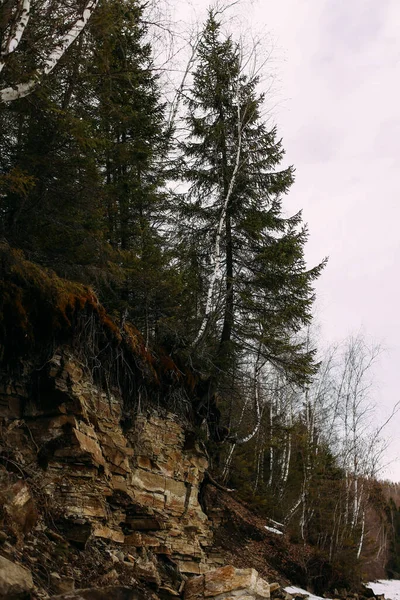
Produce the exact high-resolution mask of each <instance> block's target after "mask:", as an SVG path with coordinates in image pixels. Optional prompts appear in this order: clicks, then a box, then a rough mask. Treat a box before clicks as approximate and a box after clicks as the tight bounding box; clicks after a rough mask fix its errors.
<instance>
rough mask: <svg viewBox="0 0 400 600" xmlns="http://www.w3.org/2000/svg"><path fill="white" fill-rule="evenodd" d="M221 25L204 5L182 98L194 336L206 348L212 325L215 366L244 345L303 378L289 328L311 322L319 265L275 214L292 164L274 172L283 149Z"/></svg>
mask: <svg viewBox="0 0 400 600" xmlns="http://www.w3.org/2000/svg"><path fill="white" fill-rule="evenodd" d="M220 29H221V28H220V24H219V23H218V21H217V20H216V18H215V16H214V15H213V13H212V12H210V15H209V18H208V21H207V23H206V26H205V30H204V33H203V37H202V40H201V43H200V44H199V50H198V65H197V68H196V71H195V73H194V81H193V89H192V93H191V95H190V97H189V99H188V101H187V106H188V117H187V124H188V129H189V133H188V139H187V141H186V142H185V144H184V155H185V163H186V168H185V171H184V177H185V178H186V180H187V181H188V182H189V183H190V189H189V192H188V194H187V196H186V202H185V205H184V207H183V214H184V216H185V218H186V223H188V224H189V225H190V226H191V227H192V228H193V231H194V232H195V236H196V237H197V239H198V257H199V261H200V262H201V263H202V267H203V273H204V274H205V276H206V278H207V282H208V283H207V286H208V296H207V297H206V298H203V309H202V310H203V314H202V319H201V321H200V324H199V323H198V325H197V326H198V333H197V336H196V337H195V342H196V344H197V346H198V345H200V344H204V345H207V346H208V347H209V346H210V332H211V331H212V332H213V333H212V334H211V335H212V336H213V338H214V340H215V337H216V336H215V331H217V332H218V339H217V340H216V344H215V347H214V355H213V360H214V361H216V363H217V366H218V368H219V369H220V370H221V369H222V370H229V368H230V365H232V364H233V362H234V359H233V356H234V355H236V356H237V354H238V352H239V353H241V352H243V350H244V351H245V352H246V353H247V355H249V354H250V355H253V356H254V357H260V356H261V357H263V359H265V360H268V361H269V362H271V363H272V364H275V365H277V366H279V367H281V368H283V369H284V370H285V371H286V372H287V373H289V374H291V376H293V377H294V378H295V379H296V380H298V381H305V380H306V379H307V377H309V376H310V374H311V373H312V372H313V368H314V367H313V352H312V351H308V350H307V349H306V347H305V345H304V344H303V343H302V342H301V341H298V340H297V339H296V337H295V336H296V334H297V333H298V332H299V331H300V329H301V328H302V327H303V326H304V325H306V324H307V323H309V322H310V320H311V307H312V302H313V297H314V296H313V289H312V283H313V281H314V280H315V279H316V278H317V277H318V275H319V273H320V271H321V269H322V266H323V264H321V265H318V266H317V267H315V268H313V269H311V270H307V268H306V265H305V261H304V244H305V241H306V239H307V231H306V229H305V227H304V226H303V225H302V223H301V215H300V214H296V215H294V216H293V217H290V218H286V217H284V216H283V214H282V204H281V202H282V196H283V195H284V194H286V193H287V192H288V190H289V188H290V186H291V185H292V183H293V168H292V167H288V168H285V169H282V170H276V169H277V168H278V167H279V165H280V163H281V161H282V159H283V155H284V151H283V148H282V144H281V141H280V140H279V139H277V131H276V128H275V127H273V128H272V129H268V128H267V126H266V124H265V123H264V121H263V119H262V108H263V101H264V97H263V95H258V94H257V91H256V88H257V85H258V83H259V81H258V78H257V77H248V76H246V74H245V73H244V72H243V69H242V64H241V49H240V47H239V45H238V44H235V43H234V41H233V40H232V38H231V37H228V38H226V39H223V38H222V35H221V31H220Z"/></svg>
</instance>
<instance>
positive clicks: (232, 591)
mask: <svg viewBox="0 0 400 600" xmlns="http://www.w3.org/2000/svg"><path fill="white" fill-rule="evenodd" d="M206 598H218V600H234V599H236V598H241V599H242V600H266V599H267V600H269V598H270V587H269V584H268V582H267V581H265V579H262V578H261V577H260V576H259V575H258V573H257V571H256V570H255V569H235V567H232V566H230V565H229V566H226V567H221V568H220V569H215V570H213V571H209V572H208V573H205V574H204V575H201V576H200V577H194V578H192V579H191V580H189V581H188V582H187V583H186V586H185V600H204V599H206Z"/></svg>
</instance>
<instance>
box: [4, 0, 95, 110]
mask: <svg viewBox="0 0 400 600" xmlns="http://www.w3.org/2000/svg"><path fill="white" fill-rule="evenodd" d="M98 3H99V0H86V1H85V2H84V3H82V2H76V3H75V5H74V6H73V8H72V10H71V7H69V6H64V5H63V4H57V3H55V2H52V1H51V0H42V1H40V0H37V1H36V2H35V0H11V1H9V2H2V4H1V6H0V30H1V46H0V73H1V72H4V73H5V75H6V76H5V78H4V84H3V85H2V86H1V87H0V103H9V102H13V101H15V100H17V99H18V98H23V97H25V96H28V95H29V94H30V93H32V92H33V91H34V90H35V89H36V88H37V87H38V86H39V85H40V83H41V82H42V80H43V79H44V78H45V77H46V76H47V75H49V74H50V73H51V72H52V71H53V69H54V68H55V67H56V65H57V64H58V63H59V62H60V60H61V58H62V57H63V55H64V54H65V52H66V51H67V50H68V48H69V47H70V46H71V44H73V43H74V42H75V40H76V39H77V38H78V36H79V35H80V34H81V32H82V31H83V30H84V29H85V27H86V25H87V23H88V21H89V19H90V18H91V16H92V14H93V12H94V10H95V9H96V7H97V5H98ZM32 12H34V13H35V15H36V16H37V17H38V21H39V24H40V26H41V28H42V29H43V31H44V35H43V31H42V30H41V36H40V37H41V38H42V39H40V38H39V39H36V43H37V44H40V47H39V48H35V55H36V58H37V61H36V64H34V65H32V64H30V65H29V70H28V72H25V73H23V72H22V73H20V77H21V80H20V81H15V80H14V77H13V67H14V66H15V61H14V64H12V62H13V61H12V60H11V59H13V58H14V56H13V55H14V54H16V55H18V58H21V56H22V59H21V60H22V64H24V58H23V57H24V52H25V53H26V52H27V46H26V45H25V46H24V43H23V42H24V38H25V37H28V34H29V33H30V32H29V29H30V27H31V28H34V27H35V24H34V23H32V19H31V13H32ZM60 23H62V25H60ZM33 39H35V36H33ZM43 40H44V41H43ZM29 54H30V53H29ZM20 55H21V56H20ZM17 62H18V61H17Z"/></svg>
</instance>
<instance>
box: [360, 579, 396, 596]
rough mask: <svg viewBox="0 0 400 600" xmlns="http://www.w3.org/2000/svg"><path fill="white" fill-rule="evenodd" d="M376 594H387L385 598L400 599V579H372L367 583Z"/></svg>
mask: <svg viewBox="0 0 400 600" xmlns="http://www.w3.org/2000/svg"><path fill="white" fill-rule="evenodd" d="M367 585H368V587H370V588H371V589H372V591H373V592H374V594H385V598H390V599H391V600H400V580H399V579H381V580H379V581H371V582H370V583H368V584H367Z"/></svg>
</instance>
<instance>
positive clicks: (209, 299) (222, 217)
mask: <svg viewBox="0 0 400 600" xmlns="http://www.w3.org/2000/svg"><path fill="white" fill-rule="evenodd" d="M236 93H237V120H238V122H237V132H238V146H237V150H236V157H235V164H234V167H233V172H232V177H231V180H230V182H229V187H228V192H227V194H226V198H225V200H224V203H223V206H222V210H221V215H220V219H219V223H218V228H217V235H216V237H215V247H214V256H213V257H212V259H213V260H212V262H213V263H214V271H213V274H212V277H211V281H210V285H209V287H208V291H207V302H206V309H205V312H204V317H203V320H202V323H201V325H200V329H199V331H198V333H197V336H196V338H195V340H194V345H196V344H197V343H198V342H199V341H200V340H201V338H202V336H203V333H204V332H205V330H206V327H207V325H208V322H209V319H210V315H211V312H212V304H213V296H214V287H215V282H216V280H217V276H218V273H219V270H220V265H221V237H222V229H223V226H224V224H225V218H226V213H227V210H228V205H229V200H230V198H231V196H232V192H233V188H234V185H235V182H236V176H237V174H238V171H239V166H240V157H241V152H242V132H243V130H242V118H241V114H240V98H239V90H237V92H236Z"/></svg>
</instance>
